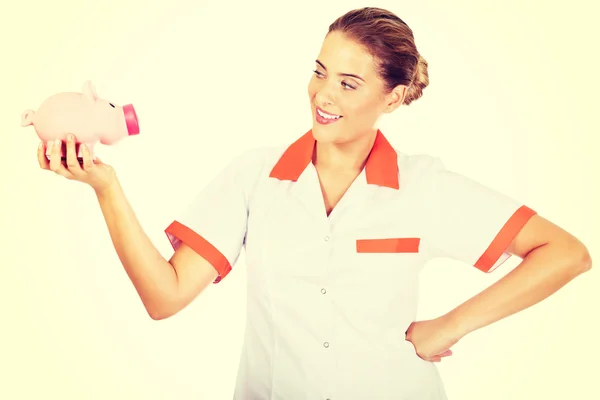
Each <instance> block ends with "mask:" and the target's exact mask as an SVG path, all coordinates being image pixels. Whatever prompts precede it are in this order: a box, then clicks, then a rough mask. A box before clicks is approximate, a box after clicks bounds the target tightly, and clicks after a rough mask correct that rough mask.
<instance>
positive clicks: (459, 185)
mask: <svg viewBox="0 0 600 400" xmlns="http://www.w3.org/2000/svg"><path fill="white" fill-rule="evenodd" d="M430 178H431V181H430V184H431V186H429V187H430V193H429V197H428V201H430V203H429V204H430V207H428V208H429V209H428V211H427V214H428V215H427V218H428V223H427V224H426V229H425V233H424V238H423V239H424V242H425V243H424V244H425V245H426V246H427V248H428V249H429V251H430V252H431V253H432V255H433V256H434V257H445V258H451V259H455V260H457V261H462V262H464V263H467V264H469V265H472V266H474V267H476V268H478V269H479V270H481V271H483V272H491V271H493V270H494V269H496V268H497V267H499V266H500V265H501V264H502V263H504V262H505V261H506V260H508V259H509V258H510V256H511V255H510V254H509V253H508V252H507V249H508V247H509V246H510V244H511V243H512V241H513V239H514V238H515V237H516V236H517V234H518V233H519V232H520V231H521V229H522V228H523V226H524V225H525V224H526V223H527V221H529V219H530V218H531V217H532V216H533V215H535V214H536V212H535V211H534V210H532V209H531V208H529V207H528V206H527V205H525V204H522V203H521V202H519V201H518V200H516V199H514V198H511V197H509V196H506V195H504V194H502V193H499V192H498V191H496V190H493V189H491V188H489V187H487V186H485V185H483V184H481V183H479V182H476V181H474V180H473V179H470V178H468V177H465V176H463V175H461V174H459V173H456V172H453V171H450V170H448V169H446V168H445V167H444V165H443V163H442V161H441V160H439V159H437V158H436V159H435V161H434V165H433V168H432V170H431V175H430Z"/></svg>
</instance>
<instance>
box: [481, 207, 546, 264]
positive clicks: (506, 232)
mask: <svg viewBox="0 0 600 400" xmlns="http://www.w3.org/2000/svg"><path fill="white" fill-rule="evenodd" d="M535 214H536V212H535V211H534V210H532V209H531V208H529V207H527V206H521V207H520V208H519V209H518V210H517V211H515V212H514V214H513V215H512V216H511V217H510V218H509V219H508V221H507V222H506V223H505V224H504V226H503V227H502V229H501V230H500V232H499V233H498V234H497V235H496V237H495V238H494V240H492V243H491V244H490V245H489V246H488V248H487V249H486V250H485V252H484V253H483V254H482V256H481V257H480V258H479V260H477V262H476V263H475V267H476V268H478V269H480V270H481V271H483V272H488V271H489V270H490V269H491V268H492V267H493V266H494V264H495V263H496V261H498V259H499V258H500V257H501V256H502V254H503V253H504V252H505V251H506V249H507V248H508V246H510V244H511V243H512V241H513V239H514V238H515V237H516V236H517V234H518V233H519V232H520V231H521V229H522V228H523V226H525V224H526V223H527V221H529V219H530V218H531V217H533V216H534V215H535Z"/></svg>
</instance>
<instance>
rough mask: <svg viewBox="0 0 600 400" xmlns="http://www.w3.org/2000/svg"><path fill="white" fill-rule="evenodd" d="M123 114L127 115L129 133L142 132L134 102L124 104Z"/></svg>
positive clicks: (126, 121)
mask: <svg viewBox="0 0 600 400" xmlns="http://www.w3.org/2000/svg"><path fill="white" fill-rule="evenodd" d="M123 114H124V115H125V125H127V133H128V134H129V136H131V135H137V134H138V133H140V125H139V123H138V118H137V114H136V113H135V108H133V105H132V104H127V105H124V106H123Z"/></svg>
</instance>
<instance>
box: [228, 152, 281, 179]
mask: <svg viewBox="0 0 600 400" xmlns="http://www.w3.org/2000/svg"><path fill="white" fill-rule="evenodd" d="M285 149H286V147H285V146H260V147H252V148H249V149H246V150H244V151H242V152H241V153H238V154H237V155H236V156H234V157H233V159H232V160H231V164H230V165H232V166H234V167H235V168H236V169H237V170H240V172H244V173H250V174H255V173H259V172H262V171H264V170H266V169H270V168H273V167H274V166H275V164H276V163H277V161H278V160H279V158H280V157H281V155H282V154H283V152H284V151H285Z"/></svg>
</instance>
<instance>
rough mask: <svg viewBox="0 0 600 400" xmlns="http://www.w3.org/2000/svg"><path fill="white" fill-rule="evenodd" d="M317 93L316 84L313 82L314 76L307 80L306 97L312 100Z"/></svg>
mask: <svg viewBox="0 0 600 400" xmlns="http://www.w3.org/2000/svg"><path fill="white" fill-rule="evenodd" d="M316 94H317V85H316V84H315V82H314V78H313V79H311V80H310V82H308V97H309V98H310V99H311V100H312V99H314V98H315V95H316Z"/></svg>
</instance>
